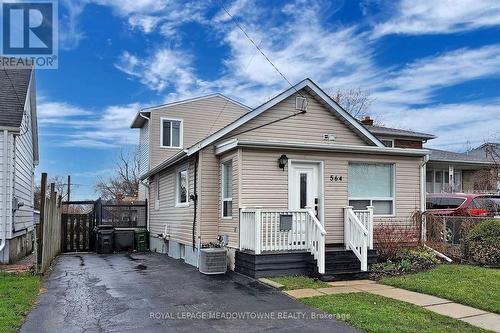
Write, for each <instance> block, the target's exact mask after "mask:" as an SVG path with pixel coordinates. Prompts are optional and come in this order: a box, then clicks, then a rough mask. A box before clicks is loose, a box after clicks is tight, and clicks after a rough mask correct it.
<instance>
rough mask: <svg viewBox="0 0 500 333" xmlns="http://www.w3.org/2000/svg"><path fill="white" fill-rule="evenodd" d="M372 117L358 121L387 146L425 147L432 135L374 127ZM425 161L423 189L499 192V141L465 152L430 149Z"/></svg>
mask: <svg viewBox="0 0 500 333" xmlns="http://www.w3.org/2000/svg"><path fill="white" fill-rule="evenodd" d="M373 122H374V121H373V119H370V118H369V117H365V119H363V120H361V123H363V124H364V125H365V127H366V128H367V129H368V130H369V131H370V132H372V133H373V134H374V135H375V136H377V138H379V139H380V141H382V143H383V144H384V145H386V146H387V147H396V148H418V149H421V148H425V147H424V144H425V143H427V141H428V140H432V139H435V138H436V136H435V135H432V134H426V133H420V132H414V131H409V130H403V129H398V128H388V127H384V126H374V125H373ZM426 149H428V150H429V161H428V162H427V163H426V187H425V188H426V192H427V193H440V192H449V193H456V192H498V191H500V183H499V182H498V181H497V179H498V177H494V174H493V173H494V172H498V168H499V166H500V144H498V143H485V144H482V145H481V146H479V147H477V148H474V149H471V150H470V151H468V152H465V153H457V152H453V151H446V150H439V149H431V148H426Z"/></svg>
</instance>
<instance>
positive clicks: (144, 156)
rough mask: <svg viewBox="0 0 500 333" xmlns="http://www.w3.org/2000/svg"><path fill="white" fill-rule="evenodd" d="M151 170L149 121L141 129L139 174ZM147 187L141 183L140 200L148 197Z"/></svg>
mask: <svg viewBox="0 0 500 333" xmlns="http://www.w3.org/2000/svg"><path fill="white" fill-rule="evenodd" d="M148 171H149V121H147V120H146V122H145V123H144V125H143V126H142V127H141V129H140V131H139V175H142V174H144V173H146V172H148ZM146 192H147V187H146V186H144V185H143V184H141V183H139V200H144V199H147V195H146Z"/></svg>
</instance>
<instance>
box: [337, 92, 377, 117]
mask: <svg viewBox="0 0 500 333" xmlns="http://www.w3.org/2000/svg"><path fill="white" fill-rule="evenodd" d="M332 98H333V100H334V101H335V102H337V103H338V104H340V106H342V107H343V108H344V109H345V110H346V111H347V112H349V113H350V114H351V115H352V116H353V117H354V118H356V119H361V118H363V117H366V116H368V111H369V109H370V106H371V104H372V103H373V101H374V99H373V98H372V97H371V95H370V92H369V91H367V90H362V89H360V88H357V89H353V88H350V89H337V91H335V93H334V94H333V96H332Z"/></svg>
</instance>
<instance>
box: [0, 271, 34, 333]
mask: <svg viewBox="0 0 500 333" xmlns="http://www.w3.org/2000/svg"><path fill="white" fill-rule="evenodd" d="M40 286H41V280H40V277H38V276H36V275H33V274H28V273H26V274H9V273H0V332H17V330H18V329H19V328H20V327H21V325H22V323H23V322H24V317H25V316H26V315H27V314H28V312H29V310H30V309H31V307H32V305H33V303H34V302H35V299H36V297H37V295H38V292H39V290H40Z"/></svg>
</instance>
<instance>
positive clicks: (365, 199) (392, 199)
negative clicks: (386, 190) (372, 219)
mask: <svg viewBox="0 0 500 333" xmlns="http://www.w3.org/2000/svg"><path fill="white" fill-rule="evenodd" d="M350 164H385V165H391V166H392V197H350V196H349V190H348V191H347V196H348V197H347V202H348V203H350V202H351V200H356V201H357V200H359V201H369V202H370V205H369V206H373V201H392V214H375V213H373V216H376V217H395V216H396V163H387V162H376V161H349V163H348V166H347V167H348V168H349V165H350ZM348 181H349V180H348Z"/></svg>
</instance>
